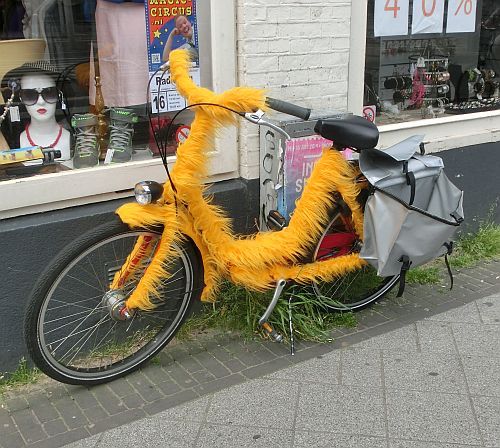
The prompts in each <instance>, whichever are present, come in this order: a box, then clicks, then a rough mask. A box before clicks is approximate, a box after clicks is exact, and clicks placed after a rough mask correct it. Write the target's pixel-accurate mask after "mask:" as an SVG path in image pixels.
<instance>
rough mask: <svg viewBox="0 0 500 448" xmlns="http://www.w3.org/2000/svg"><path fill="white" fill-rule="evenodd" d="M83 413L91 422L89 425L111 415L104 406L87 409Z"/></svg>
mask: <svg viewBox="0 0 500 448" xmlns="http://www.w3.org/2000/svg"><path fill="white" fill-rule="evenodd" d="M83 413H84V414H85V417H87V419H88V420H89V422H90V423H91V424H90V425H89V426H92V425H93V424H95V423H97V422H99V421H101V420H104V419H106V418H108V417H109V414H108V413H107V412H106V411H105V410H104V409H103V408H102V406H96V407H94V408H90V409H86V410H85V411H83Z"/></svg>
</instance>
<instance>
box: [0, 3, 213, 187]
mask: <svg viewBox="0 0 500 448" xmlns="http://www.w3.org/2000/svg"><path fill="white" fill-rule="evenodd" d="M0 2H1V3H2V5H3V8H2V17H1V30H0V34H1V40H0V79H1V93H2V95H1V97H0V105H1V106H0V116H1V117H2V118H1V119H0V120H2V123H1V134H0V180H10V179H13V178H14V179H15V178H17V177H27V176H34V175H40V174H45V173H54V172H67V171H71V170H82V169H99V168H101V167H103V166H105V165H108V164H126V163H133V162H136V161H143V160H148V159H154V158H156V157H159V148H158V146H162V147H164V148H165V149H166V151H167V154H169V155H171V154H174V153H175V150H176V146H177V143H178V141H179V140H180V139H182V138H185V136H186V134H187V133H188V132H189V124H190V122H191V120H192V115H191V114H190V113H188V112H186V113H183V114H182V115H180V117H179V119H178V121H177V122H176V123H175V124H173V125H172V126H169V125H170V123H171V120H172V117H173V115H174V113H175V111H177V110H179V109H181V108H182V107H183V106H184V105H185V104H184V103H183V100H182V99H181V98H180V97H179V96H178V95H177V94H176V92H175V89H173V86H169V81H168V76H162V73H163V72H159V74H157V75H156V76H155V77H153V79H152V82H151V83H150V90H151V91H153V93H150V94H149V95H148V91H147V89H148V81H149V79H150V76H151V75H152V73H153V72H154V71H155V70H156V69H157V68H159V67H160V65H161V64H162V63H163V61H164V60H165V58H167V57H168V50H169V49H173V48H178V47H183V48H188V49H189V50H190V51H191V53H192V54H193V60H194V67H193V76H194V77H195V78H197V80H198V82H200V83H203V82H202V79H201V74H200V64H199V59H198V52H197V48H198V26H199V17H198V15H197V11H196V2H195V0H179V1H174V2H170V1H169V2H165V1H161V0H151V1H150V2H148V3H147V4H145V2H144V1H143V0H131V1H130V0H129V1H124V0H62V1H61V0H53V1H51V0H46V1H43V2H41V1H38V0H22V1H21V0H0ZM145 5H147V6H145ZM147 8H149V11H148V10H147ZM147 12H150V14H147ZM148 17H149V20H147V18H148ZM155 91H156V92H157V93H156V94H155V93H154V92H155ZM148 111H149V112H148ZM151 111H154V113H153V114H152V120H153V125H154V130H151V127H150V118H151V113H150V112H151Z"/></svg>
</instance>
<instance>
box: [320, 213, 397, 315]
mask: <svg viewBox="0 0 500 448" xmlns="http://www.w3.org/2000/svg"><path fill="white" fill-rule="evenodd" d="M330 216H331V217H332V218H331V220H330V222H329V224H328V226H327V227H326V229H325V231H324V232H323V234H322V235H321V237H320V239H319V241H318V244H317V245H316V248H315V250H314V255H313V257H314V258H313V259H314V260H316V261H321V260H324V259H329V258H332V257H338V256H341V255H346V254H350V253H354V252H359V249H360V244H359V241H358V237H357V235H356V233H355V232H354V228H353V226H352V223H351V214H350V210H349V209H348V207H347V205H344V206H343V207H336V208H335V209H334V210H332V213H331V214H330ZM398 280H399V275H395V276H392V277H385V278H383V277H379V276H378V275H377V272H376V269H375V268H373V267H372V266H370V265H366V266H363V267H362V268H361V269H358V270H356V271H354V272H351V273H348V274H345V275H343V276H341V277H339V278H337V279H335V280H334V281H332V282H329V283H327V282H313V284H312V290H313V293H314V294H315V295H316V296H317V297H318V298H320V299H321V298H323V299H324V300H322V304H323V305H324V306H325V307H326V308H327V309H329V310H332V311H357V310H360V309H362V308H365V307H366V306H368V305H370V304H371V303H373V302H375V301H376V300H378V299H380V298H381V297H382V296H384V295H385V294H387V293H388V292H389V291H390V290H391V289H392V288H393V287H394V286H395V285H396V284H397V282H398Z"/></svg>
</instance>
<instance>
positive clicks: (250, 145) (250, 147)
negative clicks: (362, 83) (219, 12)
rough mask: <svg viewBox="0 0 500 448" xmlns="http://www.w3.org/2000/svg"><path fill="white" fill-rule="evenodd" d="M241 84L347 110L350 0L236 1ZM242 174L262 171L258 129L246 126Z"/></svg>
mask: <svg viewBox="0 0 500 448" xmlns="http://www.w3.org/2000/svg"><path fill="white" fill-rule="evenodd" d="M237 5H238V6H237V19H236V23H237V52H238V84H239V85H250V86H256V87H263V88H266V89H268V91H269V96H273V97H276V98H280V99H283V100H288V101H291V102H297V103H299V104H302V105H304V106H307V107H312V108H315V109H321V110H346V109H347V73H348V66H349V36H350V17H351V0H238V1H237ZM239 150H240V173H241V176H242V177H244V178H247V179H253V178H257V177H258V175H259V144H258V131H257V129H256V127H255V126H249V125H246V124H243V125H242V128H241V134H240V142H239Z"/></svg>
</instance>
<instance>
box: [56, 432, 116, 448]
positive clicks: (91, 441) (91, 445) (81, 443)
mask: <svg viewBox="0 0 500 448" xmlns="http://www.w3.org/2000/svg"><path fill="white" fill-rule="evenodd" d="M101 437H102V435H101V434H96V435H95V436H91V437H87V438H85V439H81V440H78V441H77V442H74V443H71V444H69V445H65V446H64V448H97V447H98V446H99V445H98V442H99V439H100V438H101ZM110 448H111V447H110Z"/></svg>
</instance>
